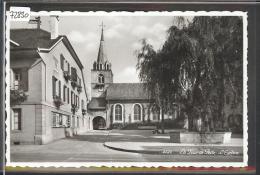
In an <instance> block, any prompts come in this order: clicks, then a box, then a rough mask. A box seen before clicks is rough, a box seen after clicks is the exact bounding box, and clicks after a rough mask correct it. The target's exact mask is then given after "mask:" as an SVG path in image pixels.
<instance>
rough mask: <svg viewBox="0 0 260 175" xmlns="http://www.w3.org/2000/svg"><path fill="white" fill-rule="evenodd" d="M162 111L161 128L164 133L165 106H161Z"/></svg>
mask: <svg viewBox="0 0 260 175" xmlns="http://www.w3.org/2000/svg"><path fill="white" fill-rule="evenodd" d="M161 113H162V119H161V129H162V134H164V109H163V107H162V108H161Z"/></svg>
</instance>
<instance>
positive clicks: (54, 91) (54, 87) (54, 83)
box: [52, 76, 56, 97]
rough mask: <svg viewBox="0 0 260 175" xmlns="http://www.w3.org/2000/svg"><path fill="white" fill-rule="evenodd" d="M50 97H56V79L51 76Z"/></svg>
mask: <svg viewBox="0 0 260 175" xmlns="http://www.w3.org/2000/svg"><path fill="white" fill-rule="evenodd" d="M52 95H53V97H54V96H55V95H56V79H55V77H54V76H52Z"/></svg>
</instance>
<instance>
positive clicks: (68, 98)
mask: <svg viewBox="0 0 260 175" xmlns="http://www.w3.org/2000/svg"><path fill="white" fill-rule="evenodd" d="M67 95H68V96H67V100H68V104H69V103H70V89H69V88H67Z"/></svg>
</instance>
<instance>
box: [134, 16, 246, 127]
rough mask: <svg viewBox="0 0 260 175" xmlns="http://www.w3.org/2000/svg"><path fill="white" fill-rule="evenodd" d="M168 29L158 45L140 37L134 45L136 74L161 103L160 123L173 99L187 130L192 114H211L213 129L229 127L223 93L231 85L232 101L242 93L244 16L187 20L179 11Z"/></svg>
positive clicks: (198, 115)
mask: <svg viewBox="0 0 260 175" xmlns="http://www.w3.org/2000/svg"><path fill="white" fill-rule="evenodd" d="M176 21H177V22H176ZM167 34H168V35H167V39H166V41H165V43H164V44H163V46H162V48H160V49H159V50H157V51H156V50H155V49H154V48H153V46H152V45H151V44H149V43H147V41H146V40H145V39H144V40H142V47H141V48H140V50H138V51H137V58H138V63H137V69H138V70H139V78H140V80H141V81H142V82H144V83H145V84H146V88H147V90H148V92H149V94H150V96H151V97H152V99H153V103H155V104H156V105H157V106H159V107H160V109H161V112H162V123H163V121H164V114H165V113H167V112H169V111H170V110H171V109H172V104H173V103H176V102H177V103H179V104H180V105H181V107H182V109H183V111H185V112H186V113H187V114H188V117H189V121H190V125H189V127H190V128H189V129H190V130H193V127H192V123H193V120H194V119H196V118H198V117H202V119H205V116H209V118H210V119H211V120H210V121H211V125H212V127H211V128H212V130H214V128H216V127H221V128H223V129H225V128H228V126H227V125H225V123H226V122H225V113H224V101H225V93H226V91H227V90H228V91H232V93H233V94H234V97H235V98H234V100H233V105H234V106H236V105H237V104H238V103H239V102H241V100H242V94H243V93H242V89H243V87H242V82H243V81H242V78H243V75H242V74H243V71H242V70H243V69H242V66H243V59H242V58H243V53H242V51H243V31H242V18H240V17H194V18H193V19H192V20H191V21H187V20H185V18H183V17H179V18H176V19H175V23H174V24H173V25H172V26H171V27H170V28H169V29H168V33H167ZM219 123H221V124H220V125H221V126H219ZM162 126H163V124H162ZM162 130H164V129H163V128H162ZM162 132H164V131H162Z"/></svg>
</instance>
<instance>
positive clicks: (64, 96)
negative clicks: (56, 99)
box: [63, 85, 67, 102]
mask: <svg viewBox="0 0 260 175" xmlns="http://www.w3.org/2000/svg"><path fill="white" fill-rule="evenodd" d="M66 93H67V91H66V86H65V85H63V101H64V102H66Z"/></svg>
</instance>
